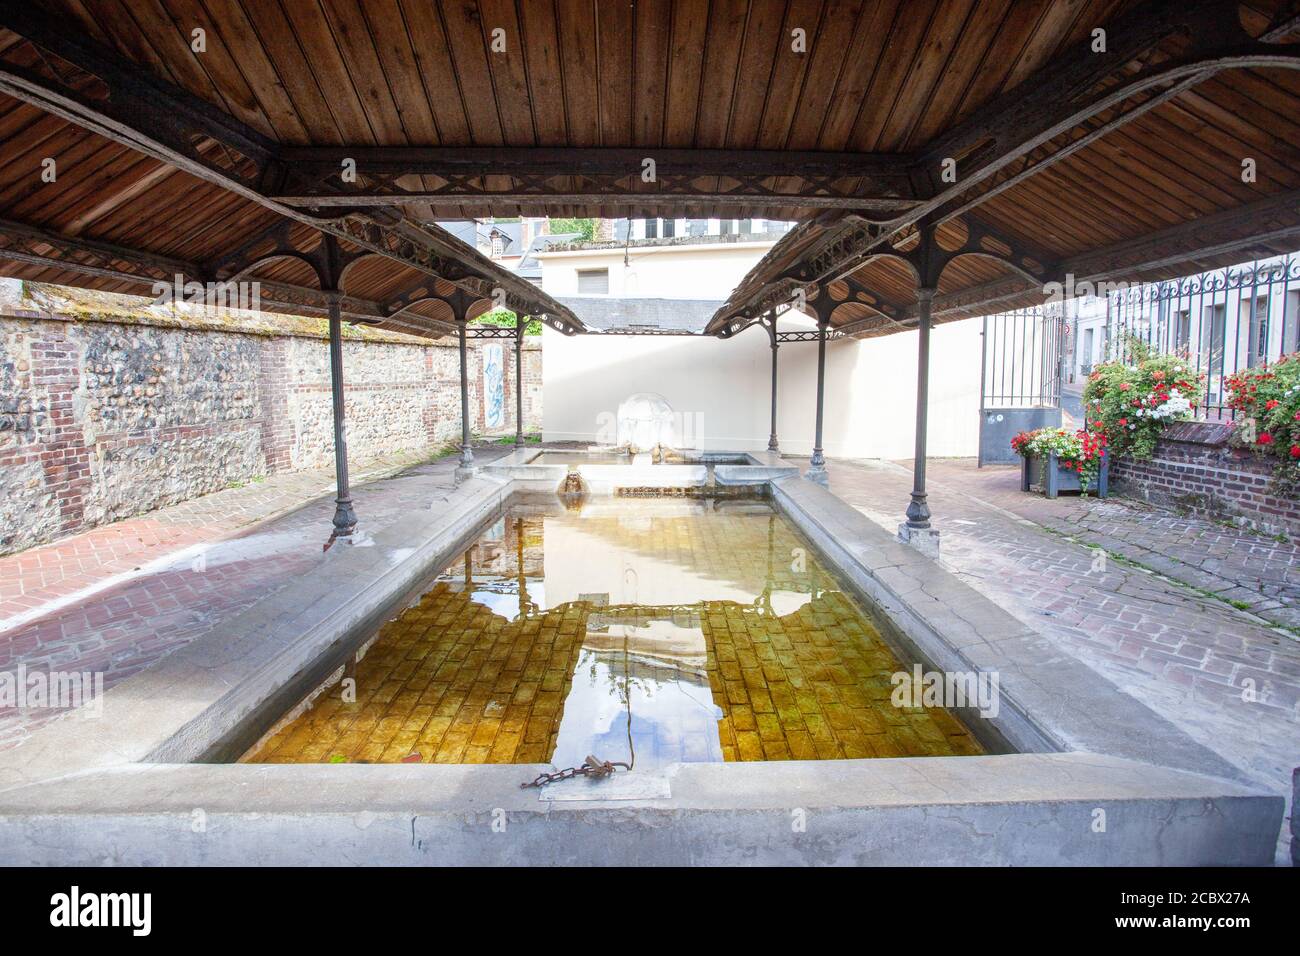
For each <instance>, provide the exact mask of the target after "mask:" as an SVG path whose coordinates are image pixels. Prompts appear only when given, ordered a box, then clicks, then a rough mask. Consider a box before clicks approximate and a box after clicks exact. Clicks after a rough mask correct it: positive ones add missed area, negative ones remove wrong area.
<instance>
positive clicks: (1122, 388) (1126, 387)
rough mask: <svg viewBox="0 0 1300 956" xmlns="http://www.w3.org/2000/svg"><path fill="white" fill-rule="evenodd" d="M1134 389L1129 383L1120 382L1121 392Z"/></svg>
mask: <svg viewBox="0 0 1300 956" xmlns="http://www.w3.org/2000/svg"><path fill="white" fill-rule="evenodd" d="M1132 387H1133V386H1132V385H1130V384H1129V383H1128V382H1120V383H1119V390H1120V391H1121V392H1127V391H1128V390H1129V389H1130V388H1132Z"/></svg>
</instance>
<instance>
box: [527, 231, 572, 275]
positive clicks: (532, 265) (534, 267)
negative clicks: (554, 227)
mask: <svg viewBox="0 0 1300 956" xmlns="http://www.w3.org/2000/svg"><path fill="white" fill-rule="evenodd" d="M581 235H582V233H580V232H560V233H551V234H547V235H544V236H533V241H532V242H530V243H529V244H528V248H527V249H525V250H524V253H523V255H522V256H520V258H519V261H518V262H517V263H515V272H517V273H519V274H520V275H521V276H523V277H524V278H526V279H537V280H539V284H540V280H541V278H542V263H541V260H540V259H538V258H537V255H536V254H537V253H538V252H541V251H543V250H544V249H545V248H546V247H547V246H549V245H551V244H552V243H557V242H572V241H573V240H574V239H576V238H578V237H579V236H581Z"/></svg>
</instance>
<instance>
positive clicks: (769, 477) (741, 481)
mask: <svg viewBox="0 0 1300 956" xmlns="http://www.w3.org/2000/svg"><path fill="white" fill-rule="evenodd" d="M798 474H799V469H798V467H797V466H795V465H780V466H775V465H714V466H713V480H714V482H715V483H717V484H719V485H725V486H728V487H730V486H734V485H761V484H764V483H766V482H769V481H775V480H777V479H778V478H791V477H794V476H796V475H798Z"/></svg>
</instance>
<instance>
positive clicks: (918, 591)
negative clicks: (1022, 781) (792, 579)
mask: <svg viewBox="0 0 1300 956" xmlns="http://www.w3.org/2000/svg"><path fill="white" fill-rule="evenodd" d="M772 500H773V503H774V504H776V505H777V507H779V508H780V509H781V510H782V512H783V513H784V514H785V515H786V517H788V518H789V519H790V520H791V521H793V522H794V524H795V526H796V527H797V528H798V529H799V530H800V531H801V532H803V534H805V535H806V536H807V537H808V538H809V539H810V540H811V541H812V543H813V544H814V545H815V546H816V547H818V548H819V549H820V550H821V551H822V552H823V553H825V554H826V556H827V557H828V558H829V559H830V563H831V565H832V566H834V567H837V568H838V569H839V570H840V572H841V573H843V574H844V575H846V576H847V578H848V583H849V584H850V585H851V586H852V587H854V588H855V589H856V590H858V591H859V592H860V593H861V594H862V595H863V596H864V597H865V598H867V600H868V602H870V603H871V604H874V605H875V606H876V607H878V608H879V610H880V612H881V613H880V614H878V615H877V618H878V623H879V624H880V626H881V633H882V635H883V636H884V637H885V638H886V640H892V641H894V642H898V643H901V647H899V648H898V650H899V652H900V656H901V657H902V658H903V659H904V660H913V661H918V660H919V661H922V662H924V663H925V664H926V666H927V667H928V668H930V669H932V670H938V671H956V672H969V671H993V672H996V673H997V674H998V677H999V690H1000V696H1001V701H1002V706H1001V709H1000V712H999V714H998V715H997V716H996V717H993V718H984V717H981V716H980V715H979V714H978V713H976V712H974V711H968V710H964V711H962V712H961V716H962V718H963V719H964V720H965V722H966V724H967V726H968V727H970V728H971V729H972V730H973V731H974V732H975V733H976V735H977V736H982V737H983V738H984V739H985V740H986V743H987V742H989V741H990V740H992V741H994V742H995V741H996V740H997V739H998V738H1001V739H1003V740H1005V741H1006V742H1007V743H1008V744H1009V745H1010V748H1011V749H1013V750H1017V751H1021V752H1026V751H1050V750H1059V751H1071V750H1075V751H1086V752H1091V753H1104V754H1109V755H1115V756H1122V757H1127V758H1131V759H1134V760H1142V761H1150V762H1152V763H1156V764H1160V765H1163V766H1167V767H1176V768H1179V769H1183V770H1189V771H1194V772H1197V773H1204V774H1209V775H1212V776H1216V777H1226V778H1229V779H1234V780H1241V781H1247V780H1248V778H1247V777H1246V776H1245V775H1244V774H1243V773H1242V772H1241V771H1240V770H1238V769H1237V768H1236V767H1234V766H1233V765H1232V764H1230V763H1228V762H1227V761H1226V760H1224V759H1223V758H1221V757H1220V756H1218V754H1216V753H1214V752H1213V751H1212V750H1210V749H1208V748H1207V747H1203V746H1201V745H1200V744H1199V743H1197V742H1196V741H1194V740H1193V739H1192V738H1191V737H1189V736H1188V735H1187V734H1185V733H1183V731H1181V730H1180V729H1179V728H1178V727H1176V726H1174V725H1173V724H1171V723H1170V722H1169V721H1167V720H1165V719H1164V718H1163V717H1161V716H1160V715H1159V714H1157V713H1155V712H1154V711H1152V710H1151V709H1150V708H1148V707H1146V706H1145V705H1144V704H1142V703H1141V702H1139V701H1138V700H1136V699H1134V698H1133V697H1130V696H1129V695H1128V694H1126V693H1124V692H1123V691H1121V690H1120V689H1119V688H1117V687H1116V686H1115V685H1114V684H1112V683H1111V682H1110V681H1108V680H1106V678H1104V677H1102V676H1101V675H1100V674H1098V673H1097V672H1096V671H1094V670H1093V669H1092V668H1090V667H1088V666H1087V665H1086V664H1084V663H1083V662H1082V661H1079V660H1078V659H1076V658H1074V657H1071V656H1070V655H1069V654H1067V653H1065V652H1063V651H1061V650H1060V649H1058V648H1057V647H1056V646H1055V645H1054V643H1053V642H1052V641H1050V640H1048V639H1047V638H1045V637H1043V636H1042V635H1040V634H1039V633H1038V632H1037V631H1035V630H1034V629H1033V628H1031V627H1029V626H1028V625H1026V624H1023V623H1021V622H1020V621H1019V620H1017V619H1016V618H1015V617H1013V616H1012V615H1011V614H1009V613H1008V612H1007V611H1005V610H1003V609H1002V608H1000V607H998V606H997V605H996V604H994V603H993V602H992V601H990V600H989V599H988V598H986V597H984V596H983V595H982V594H980V593H979V592H978V591H976V590H975V589H974V588H971V587H970V586H968V585H966V584H965V583H963V582H962V581H961V580H959V579H958V578H957V577H956V575H954V574H952V573H951V572H949V571H947V570H946V569H945V568H943V567H942V566H941V565H939V564H937V563H936V562H934V561H933V560H931V559H930V558H927V557H926V556H924V555H923V554H921V553H920V552H919V551H917V550H916V549H914V548H913V547H911V546H910V545H907V544H904V543H903V542H902V541H899V540H898V538H896V537H895V536H893V535H891V534H889V533H888V532H887V531H885V530H884V529H883V528H881V527H880V526H879V525H877V524H876V523H875V522H873V521H871V520H870V519H869V518H867V517H866V516H865V515H863V514H862V513H861V512H859V511H858V510H857V509H855V508H853V507H851V506H850V505H848V504H847V503H845V502H844V501H842V500H841V499H839V498H837V497H835V496H834V495H832V494H831V493H830V492H828V491H826V490H825V489H823V488H821V487H819V486H817V485H815V484H813V483H812V482H808V481H798V480H793V479H787V480H783V481H776V482H773V483H772Z"/></svg>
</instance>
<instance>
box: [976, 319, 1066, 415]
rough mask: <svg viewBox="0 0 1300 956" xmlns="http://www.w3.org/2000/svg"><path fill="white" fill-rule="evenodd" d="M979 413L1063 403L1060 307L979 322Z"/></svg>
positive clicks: (1052, 405) (1051, 405) (1062, 327)
mask: <svg viewBox="0 0 1300 956" xmlns="http://www.w3.org/2000/svg"><path fill="white" fill-rule="evenodd" d="M983 323H984V325H983V342H984V364H983V368H982V372H981V376H980V409H981V410H983V409H986V408H1039V407H1054V406H1056V405H1059V404H1060V401H1061V345H1062V334H1063V331H1064V324H1063V322H1062V312H1061V307H1060V306H1059V305H1047V306H1035V307H1033V308H1027V309H1016V310H1014V311H1012V312H1001V313H999V314H997V315H988V316H985V317H984V319H983Z"/></svg>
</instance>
